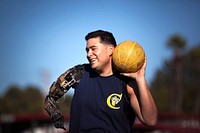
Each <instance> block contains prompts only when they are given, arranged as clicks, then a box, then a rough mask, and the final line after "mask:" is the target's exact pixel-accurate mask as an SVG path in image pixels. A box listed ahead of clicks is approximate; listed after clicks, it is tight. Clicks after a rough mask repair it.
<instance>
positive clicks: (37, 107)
mask: <svg viewBox="0 0 200 133" xmlns="http://www.w3.org/2000/svg"><path fill="white" fill-rule="evenodd" d="M45 95H46V94H43V93H42V92H41V91H40V89H39V88H37V87H35V86H27V87H26V88H20V87H19V86H16V85H13V86H10V87H9V88H8V90H7V91H6V92H5V94H4V95H2V96H1V97H0V115H1V114H10V113H12V114H22V113H40V112H43V111H44V108H43V103H44V98H45ZM58 102H59V105H60V106H61V111H62V112H63V113H69V110H70V108H69V106H70V103H71V96H68V95H66V96H63V98H61V99H59V101H58Z"/></svg>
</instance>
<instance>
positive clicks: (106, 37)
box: [85, 30, 117, 47]
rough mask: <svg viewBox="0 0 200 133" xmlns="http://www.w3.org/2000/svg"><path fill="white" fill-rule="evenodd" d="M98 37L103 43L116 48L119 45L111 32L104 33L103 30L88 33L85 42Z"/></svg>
mask: <svg viewBox="0 0 200 133" xmlns="http://www.w3.org/2000/svg"><path fill="white" fill-rule="evenodd" d="M96 37H99V38H100V42H101V43H105V44H112V45H113V46H114V47H116V46H117V43H116V40H115V38H114V36H113V34H112V33H111V32H108V31H103V30H96V31H93V32H90V33H88V34H87V35H86V36H85V40H86V41H88V40H89V39H91V38H96Z"/></svg>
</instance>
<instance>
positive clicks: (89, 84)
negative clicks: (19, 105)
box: [45, 30, 157, 133]
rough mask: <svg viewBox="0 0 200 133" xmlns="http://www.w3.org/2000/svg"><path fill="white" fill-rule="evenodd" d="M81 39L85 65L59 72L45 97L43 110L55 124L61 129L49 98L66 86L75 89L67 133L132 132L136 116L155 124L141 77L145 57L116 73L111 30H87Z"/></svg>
mask: <svg viewBox="0 0 200 133" xmlns="http://www.w3.org/2000/svg"><path fill="white" fill-rule="evenodd" d="M85 39H86V41H87V45H86V52H87V59H88V61H89V64H84V65H78V66H75V67H74V68H72V69H70V70H68V71H67V72H65V73H64V74H62V75H61V76H60V77H59V78H58V80H57V81H56V82H54V84H53V85H52V87H51V88H50V93H49V95H48V96H47V98H46V104H45V105H46V106H45V107H46V108H45V109H46V110H47V112H48V113H49V114H50V116H51V117H52V119H53V120H54V123H55V126H56V125H57V127H61V128H63V116H62V115H61V113H60V112H59V111H58V108H55V109H54V110H53V111H52V107H56V106H52V103H55V102H52V101H56V100H57V99H59V98H60V97H61V96H62V95H64V93H65V92H66V91H67V90H68V89H69V88H70V87H73V88H74V89H75V92H74V96H73V100H72V103H71V112H70V125H69V132H70V133H132V131H133V130H134V129H133V128H132V126H133V123H134V120H135V118H136V117H138V119H139V120H140V121H141V122H142V123H143V124H145V125H148V126H153V125H155V124H156V122H157V108H156V105H155V103H154V100H153V98H152V96H151V94H150V91H149V88H148V85H147V82H146V79H145V69H146V59H145V63H144V65H143V66H142V67H141V69H140V70H139V71H137V72H135V73H120V72H118V71H117V70H116V69H115V68H114V67H113V65H112V54H113V51H114V49H115V47H116V41H115V38H114V36H113V34H112V33H110V32H108V31H102V30H97V31H94V32H90V33H88V34H87V35H86V37H85ZM77 73H78V74H77ZM77 75H78V76H77ZM77 77H78V78H77ZM55 104H56V103H55ZM55 112H56V113H55Z"/></svg>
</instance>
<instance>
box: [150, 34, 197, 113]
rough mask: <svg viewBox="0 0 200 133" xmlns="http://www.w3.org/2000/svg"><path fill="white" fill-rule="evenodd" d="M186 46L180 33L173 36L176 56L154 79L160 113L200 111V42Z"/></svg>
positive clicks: (154, 90)
mask: <svg viewBox="0 0 200 133" xmlns="http://www.w3.org/2000/svg"><path fill="white" fill-rule="evenodd" d="M186 45H187V41H186V40H185V39H184V38H183V37H181V36H180V35H173V36H172V37H170V38H169V41H168V42H167V46H168V48H171V49H172V51H173V57H172V58H171V59H169V60H167V61H165V62H164V63H163V66H162V68H160V69H159V70H157V72H156V73H155V77H154V78H153V80H152V83H151V86H150V88H151V92H152V95H153V97H154V99H155V101H156V103H157V106H158V109H159V110H160V112H175V113H180V112H185V113H194V114H200V45H197V46H195V47H193V48H191V49H187V50H185V48H186Z"/></svg>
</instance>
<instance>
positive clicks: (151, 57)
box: [0, 0, 200, 93]
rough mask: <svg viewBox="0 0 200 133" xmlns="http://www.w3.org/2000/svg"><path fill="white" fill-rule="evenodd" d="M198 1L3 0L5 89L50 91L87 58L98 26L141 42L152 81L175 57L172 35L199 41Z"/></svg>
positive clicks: (1, 86) (0, 43)
mask: <svg viewBox="0 0 200 133" xmlns="http://www.w3.org/2000/svg"><path fill="white" fill-rule="evenodd" d="M199 7H200V0H167V1H165V0H105V1H104V0H65V1H64V0H57V1H56V0H1V1H0V61H1V63H0V92H1V93H2V92H5V90H6V89H7V88H8V86H10V85H12V84H16V85H19V86H20V87H25V86H27V85H36V86H38V87H40V88H41V89H42V91H44V92H46V91H47V90H48V86H50V84H51V83H52V82H53V81H54V80H56V78H57V77H58V76H59V75H60V74H61V73H63V72H64V71H66V70H67V69H68V68H70V67H72V66H74V65H77V64H82V63H87V60H86V52H85V45H86V42H85V40H84V37H85V35H86V34H87V33H88V32H90V31H94V30H97V29H103V30H108V31H110V32H112V33H113V34H114V36H115V38H116V41H117V43H120V42H122V41H125V40H133V41H136V42H138V43H139V44H141V45H142V47H143V48H144V50H145V52H146V55H147V58H148V65H147V71H146V77H147V81H148V82H149V83H150V82H151V79H152V78H153V76H154V74H155V71H156V70H157V69H158V68H159V67H161V65H162V63H163V61H164V60H166V59H169V58H170V57H171V51H170V50H169V49H168V48H167V47H166V41H167V40H168V38H169V36H171V35H173V34H176V33H179V34H181V35H182V36H183V37H184V38H185V39H187V42H188V47H192V46H194V45H197V44H199V43H200V8H199ZM45 75H48V78H45Z"/></svg>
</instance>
